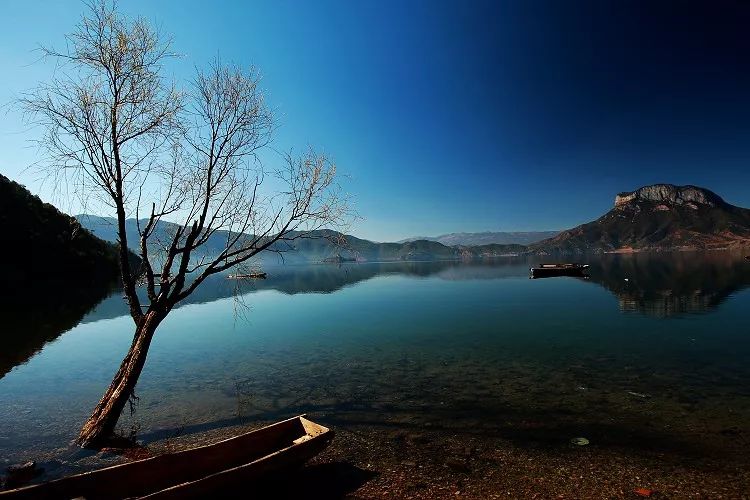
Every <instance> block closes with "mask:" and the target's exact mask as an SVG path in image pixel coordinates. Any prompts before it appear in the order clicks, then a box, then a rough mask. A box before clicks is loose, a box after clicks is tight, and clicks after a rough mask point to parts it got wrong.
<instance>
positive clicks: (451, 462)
mask: <svg viewBox="0 0 750 500" xmlns="http://www.w3.org/2000/svg"><path fill="white" fill-rule="evenodd" d="M445 465H447V466H448V467H450V468H451V469H453V470H454V471H456V472H464V473H468V472H471V469H469V466H468V465H467V464H466V462H464V461H462V460H457V459H455V458H449V459H448V460H446V461H445Z"/></svg>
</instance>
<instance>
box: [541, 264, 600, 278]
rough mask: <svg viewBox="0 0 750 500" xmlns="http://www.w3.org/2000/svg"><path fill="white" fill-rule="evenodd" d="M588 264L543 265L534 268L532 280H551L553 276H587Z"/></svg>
mask: <svg viewBox="0 0 750 500" xmlns="http://www.w3.org/2000/svg"><path fill="white" fill-rule="evenodd" d="M588 267H589V265H588V264H542V265H540V266H539V267H532V268H531V269H530V271H531V278H551V277H553V276H585V274H584V271H585V270H586V269H588Z"/></svg>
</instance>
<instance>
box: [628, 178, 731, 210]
mask: <svg viewBox="0 0 750 500" xmlns="http://www.w3.org/2000/svg"><path fill="white" fill-rule="evenodd" d="M639 201H648V202H654V203H660V204H666V205H680V206H686V207H689V208H694V209H697V208H698V207H699V205H704V206H708V207H717V206H721V205H724V200H722V199H721V197H720V196H719V195H717V194H716V193H713V192H711V191H709V190H708V189H704V188H700V187H697V186H675V185H673V184H654V185H651V186H644V187H642V188H640V189H636V190H635V191H632V192H626V193H620V194H618V195H617V196H616V197H615V208H622V207H625V206H628V205H631V204H632V203H637V202H639Z"/></svg>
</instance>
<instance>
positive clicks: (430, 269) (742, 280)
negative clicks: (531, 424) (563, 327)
mask: <svg viewBox="0 0 750 500" xmlns="http://www.w3.org/2000/svg"><path fill="white" fill-rule="evenodd" d="M546 260H550V259H540V258H536V257H535V258H504V259H494V260H488V261H474V262H459V261H431V262H384V263H351V264H312V265H289V266H278V267H269V268H267V269H266V271H267V272H268V278H267V279H265V280H229V279H227V278H226V276H225V275H216V276H213V277H211V278H209V279H208V280H206V282H205V283H204V284H203V285H202V286H201V287H199V288H198V289H197V290H196V292H195V293H193V295H191V296H190V297H189V298H188V299H187V300H185V301H184V302H183V303H181V304H180V306H185V305H188V304H198V303H208V302H213V301H216V300H220V299H225V298H230V297H235V298H237V299H238V300H240V301H245V302H248V303H249V302H251V301H250V299H249V298H248V294H252V293H254V292H256V291H260V290H276V291H278V292H281V293H284V294H290V295H293V294H299V293H323V294H326V293H334V292H336V291H338V290H341V289H342V288H344V287H347V286H352V285H355V284H356V283H359V282H362V281H366V280H370V279H372V278H375V277H379V276H389V275H402V276H408V277H413V278H416V279H420V278H438V279H442V280H448V281H462V280H495V279H506V278H519V277H525V276H528V272H529V267H530V266H531V265H536V264H539V263H543V261H546ZM579 260H581V261H583V262H586V263H588V264H590V266H591V267H590V268H589V275H590V278H589V279H588V280H587V281H589V282H591V283H596V284H598V285H600V286H602V287H603V288H605V289H606V290H608V291H609V292H611V293H612V294H614V295H615V296H616V297H617V299H618V301H619V306H620V310H621V311H622V312H625V313H632V312H637V313H642V314H645V315H649V316H656V317H665V318H666V317H675V316H680V315H684V314H691V313H707V312H710V311H712V310H714V309H716V308H717V307H719V306H720V305H721V304H722V303H723V302H724V301H725V300H726V299H727V298H729V297H730V296H732V294H734V293H736V292H738V291H740V290H742V289H744V288H745V287H747V286H748V285H750V261H748V260H745V259H744V258H743V257H742V256H741V255H735V254H732V253H729V252H709V253H692V252H683V253H672V254H632V255H604V256H596V257H591V258H584V259H579ZM559 279H580V278H559ZM35 288H36V287H35ZM42 288H45V289H46V293H45V294H41V295H38V296H35V298H34V299H33V300H31V299H30V298H29V297H31V294H28V293H24V291H23V290H14V291H13V294H12V295H10V294H9V296H7V297H5V298H3V299H2V307H0V313H2V314H3V316H4V318H5V322H4V323H5V334H4V338H3V340H2V346H3V349H2V350H1V351H2V355H0V378H2V376H4V375H5V374H6V373H7V372H8V371H10V370H11V369H12V368H13V367H14V366H17V365H19V364H22V363H24V362H26V361H27V360H28V359H29V358H30V357H31V356H33V355H34V354H35V353H37V352H39V350H40V349H42V347H43V346H44V345H45V344H46V343H47V342H50V341H52V340H54V339H56V338H57V337H59V336H60V335H61V334H62V333H64V332H66V331H68V330H70V329H71V328H73V327H75V326H76V325H77V324H85V323H91V322H94V321H99V320H103V319H110V318H116V317H119V316H124V315H127V307H126V305H125V303H124V301H123V299H122V296H121V291H119V290H118V289H114V288H110V289H109V290H108V291H107V290H106V289H103V288H98V289H92V288H90V287H89V288H86V287H80V286H69V287H68V288H66V286H65V285H64V284H55V285H47V286H42ZM140 292H142V293H143V294H144V300H145V290H140ZM6 293H8V292H6ZM45 299H47V300H45Z"/></svg>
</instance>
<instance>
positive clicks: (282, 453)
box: [0, 415, 334, 500]
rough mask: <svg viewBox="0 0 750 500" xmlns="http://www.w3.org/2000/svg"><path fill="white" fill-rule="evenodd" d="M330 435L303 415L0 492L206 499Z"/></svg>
mask: <svg viewBox="0 0 750 500" xmlns="http://www.w3.org/2000/svg"><path fill="white" fill-rule="evenodd" d="M333 435H334V433H333V431H332V430H330V429H328V428H326V427H323V426H322V425H318V424H316V423H315V422H312V421H310V420H308V419H306V418H305V417H304V416H303V415H302V416H298V417H294V418H290V419H289V420H284V421H282V422H277V423H275V424H272V425H269V426H268V427H263V428H262V429H258V430H255V431H251V432H248V433H246V434H242V435H241V436H237V437H233V438H230V439H226V440H224V441H220V442H218V443H215V444H210V445H207V446H201V447H198V448H192V449H189V450H185V451H179V452H175V453H166V454H164V455H159V456H157V457H152V458H146V459H144V460H137V461H134V462H129V463H126V464H121V465H115V466H112V467H107V468H104V469H99V470H95V471H92V472H86V473H83V474H77V475H74V476H69V477H66V478H63V479H57V480H55V481H50V482H48V483H43V484H38V485H32V486H26V487H24V488H18V489H15V490H10V491H5V492H0V498H1V499H2V500H6V499H7V500H10V499H14V500H15V499H26V498H28V499H32V498H33V499H52V498H54V499H59V498H66V499H70V498H78V497H83V498H86V499H87V500H92V499H97V498H149V499H171V498H208V497H210V496H212V495H214V494H216V493H217V492H222V491H225V492H229V491H233V490H234V491H237V488H239V487H242V488H243V489H244V488H245V487H247V486H248V485H251V484H252V482H253V481H256V480H258V479H261V478H263V477H266V476H268V475H270V474H273V473H278V472H281V471H284V470H288V469H291V468H293V467H298V466H300V465H302V464H304V463H305V462H306V461H307V460H309V459H311V458H312V457H314V456H315V455H317V454H318V453H320V452H321V451H323V450H324V449H325V448H326V447H327V446H328V445H329V444H330V442H331V440H332V439H333ZM246 491H248V490H246ZM249 491H252V490H249Z"/></svg>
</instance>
